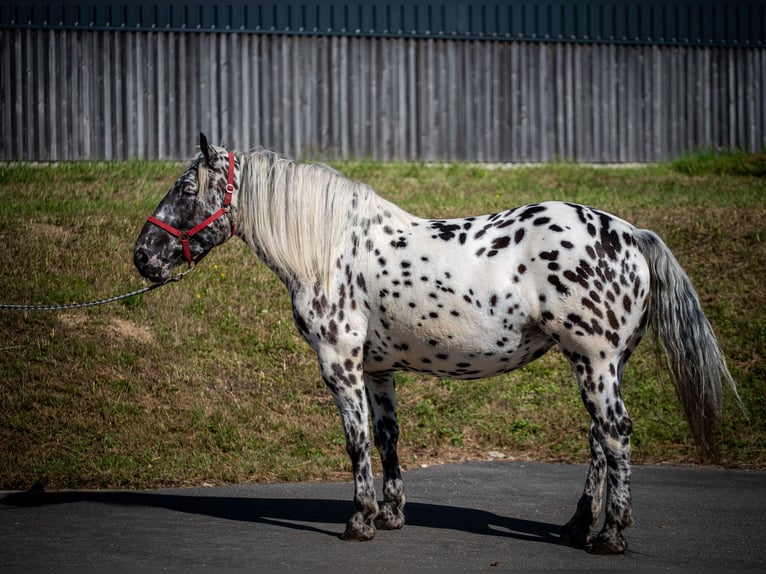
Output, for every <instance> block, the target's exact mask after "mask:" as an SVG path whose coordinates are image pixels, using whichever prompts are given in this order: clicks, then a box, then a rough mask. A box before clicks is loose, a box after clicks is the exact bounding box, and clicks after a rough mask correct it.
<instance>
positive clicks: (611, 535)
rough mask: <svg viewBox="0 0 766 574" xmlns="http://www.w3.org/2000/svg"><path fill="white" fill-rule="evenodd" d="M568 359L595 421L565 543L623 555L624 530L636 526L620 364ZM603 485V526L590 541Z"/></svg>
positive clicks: (566, 529)
mask: <svg viewBox="0 0 766 574" xmlns="http://www.w3.org/2000/svg"><path fill="white" fill-rule="evenodd" d="M565 354H566V353H565ZM568 356H569V358H570V361H571V362H572V365H573V367H574V369H575V373H576V374H577V378H578V381H579V383H580V393H581V396H582V400H583V403H585V407H586V408H587V409H588V413H589V414H590V416H591V421H592V422H591V429H590V441H591V453H592V456H593V458H592V461H591V465H590V468H589V470H588V481H587V482H586V486H585V490H584V492H583V495H582V498H581V499H580V502H579V503H578V508H577V511H576V512H575V514H574V516H573V517H572V519H571V520H570V521H569V522H568V523H567V525H566V526H565V527H564V531H563V535H562V536H563V538H564V541H565V542H566V539H567V537H569V538H570V539H571V540H572V542H576V543H578V545H579V544H580V543H582V542H584V543H585V548H586V549H587V550H588V551H589V552H593V553H596V554H618V553H621V552H624V551H625V549H626V548H627V543H626V541H625V538H624V537H623V535H622V531H623V530H624V529H625V528H628V527H629V526H632V525H633V518H632V511H631V496H630V434H631V431H632V428H633V425H632V422H631V420H630V417H629V416H628V412H627V410H626V409H625V405H624V403H623V401H622V397H621V396H620V377H619V373H620V372H621V371H622V368H621V367H622V365H621V361H619V360H615V361H613V362H609V361H608V360H603V361H593V362H591V361H590V360H589V359H587V358H586V357H582V356H579V355H576V354H569V355H568ZM604 475H605V478H606V480H604ZM603 483H605V486H606V512H605V519H604V526H603V528H602V529H601V531H600V532H599V533H598V535H597V536H596V537H595V538H590V537H589V536H588V535H587V534H586V533H587V532H589V529H590V526H591V525H592V524H593V523H594V522H595V521H596V520H597V519H598V513H599V511H600V506H601V503H600V490H601V486H600V485H601V484H603Z"/></svg>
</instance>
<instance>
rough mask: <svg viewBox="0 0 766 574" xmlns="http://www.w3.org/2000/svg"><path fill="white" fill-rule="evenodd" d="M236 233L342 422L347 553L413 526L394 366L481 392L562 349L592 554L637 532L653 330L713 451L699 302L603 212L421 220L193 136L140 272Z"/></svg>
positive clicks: (318, 169)
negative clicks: (637, 434)
mask: <svg viewBox="0 0 766 574" xmlns="http://www.w3.org/2000/svg"><path fill="white" fill-rule="evenodd" d="M235 235H236V236H237V237H239V238H240V239H242V240H243V241H244V242H245V244H246V245H247V246H249V247H250V248H251V249H252V250H253V251H254V252H255V253H256V255H257V256H258V257H259V258H260V259H261V260H262V261H263V262H264V263H265V264H266V265H267V266H268V267H269V268H270V269H271V270H272V271H273V272H274V273H275V274H276V275H277V276H278V277H279V279H280V280H281V281H282V282H283V283H284V285H285V286H286V288H287V292H288V293H289V297H290V300H291V304H292V312H293V319H294V323H295V326H296V328H297V330H298V332H299V333H300V335H301V336H302V338H303V339H304V340H305V341H306V343H307V344H308V345H309V346H310V347H311V348H312V349H313V350H314V351H315V352H316V355H317V358H318V363H319V370H320V373H321V376H322V378H323V380H324V383H325V385H326V386H327V388H328V389H329V391H330V392H331V393H332V396H333V398H334V401H335V404H336V405H337V408H338V411H339V413H340V418H341V421H342V425H343V430H344V434H345V440H346V451H347V453H348V455H349V457H350V460H351V466H352V473H353V479H354V505H355V511H354V513H353V514H352V516H351V517H350V519H349V520H348V522H347V523H346V525H345V530H344V532H343V533H342V535H340V537H341V538H342V539H344V540H370V539H372V538H373V536H374V535H375V532H376V529H398V528H402V527H403V526H404V523H405V517H404V513H403V508H404V505H405V494H404V484H403V481H402V474H401V469H400V465H399V458H398V455H397V441H398V438H399V427H398V424H397V415H396V396H395V388H394V373H396V372H397V371H414V372H417V373H424V374H429V375H435V376H438V377H450V378H453V379H478V378H483V377H490V376H494V375H498V374H501V373H506V372H509V371H512V370H514V369H517V368H520V367H522V366H524V365H526V364H528V363H530V362H531V361H534V360H535V359H537V358H539V357H541V356H542V355H543V354H545V353H546V352H547V351H548V350H549V349H551V348H552V347H554V346H558V348H559V349H560V351H561V353H562V354H563V355H564V356H565V357H566V358H567V359H568V361H569V363H570V364H571V367H572V370H573V371H574V375H575V377H576V380H577V383H578V386H579V391H580V395H581V398H582V402H583V404H584V406H585V408H586V410H587V412H588V414H589V415H590V428H589V433H588V440H589V444H590V451H591V455H592V456H591V461H590V464H589V466H588V470H587V476H586V481H585V487H584V489H583V493H582V496H581V497H580V499H579V502H578V504H577V507H576V510H575V512H574V514H573V515H572V517H571V519H570V520H569V521H568V522H566V524H564V526H563V527H562V529H561V535H560V542H561V543H562V544H566V545H569V546H573V547H576V548H580V549H585V550H586V551H588V552H592V553H598V554H617V553H623V552H624V551H625V549H626V547H627V542H626V540H625V537H624V535H623V531H624V530H625V529H626V528H628V527H630V526H632V524H633V519H632V509H631V493H630V453H631V449H630V435H631V430H632V422H631V418H630V416H629V415H628V411H627V409H626V407H625V404H624V402H623V399H622V397H621V394H620V386H621V379H622V374H623V370H624V368H625V364H626V362H627V361H628V359H629V358H630V356H631V354H632V353H633V351H634V349H635V348H636V346H637V345H638V344H639V342H640V341H641V339H642V337H643V336H644V334H645V332H646V330H647V327H648V326H649V325H650V324H652V325H653V327H654V332H655V333H656V335H657V339H658V340H659V343H660V345H661V347H662V348H664V351H665V355H666V363H667V367H668V369H669V371H670V374H671V379H672V381H673V383H674V385H675V387H676V390H677V395H678V397H679V399H680V401H681V403H682V405H683V409H684V413H685V415H686V418H687V420H688V423H689V425H690V428H691V430H692V432H693V435H694V438H695V440H696V443H697V444H698V446H699V448H700V449H701V452H707V453H711V452H713V449H714V444H713V431H714V428H715V425H716V422H717V420H718V419H719V417H720V414H721V411H722V393H723V391H724V389H725V388H727V387H728V388H730V389H731V390H732V391H733V392H734V394H735V396H736V392H737V391H736V386H735V383H734V381H733V379H732V377H731V375H730V373H729V371H728V369H727V366H726V361H725V358H724V355H723V353H722V350H721V348H720V345H719V344H718V342H717V340H716V338H715V335H714V333H713V330H712V328H711V325H710V323H709V321H708V319H707V318H706V316H705V313H704V311H703V309H702V306H701V304H700V300H699V297H698V295H697V294H696V292H695V289H694V287H693V286H692V283H691V282H690V280H689V278H688V276H687V275H686V273H685V272H684V271H683V269H682V268H681V266H680V264H679V263H678V261H677V260H676V258H675V257H674V256H673V254H672V253H671V251H670V250H669V248H668V247H667V246H666V245H665V243H664V242H663V241H662V240H661V239H660V238H659V237H658V236H657V235H656V234H655V233H653V232H652V231H648V230H643V229H639V228H636V227H635V226H633V225H632V224H630V223H628V222H626V221H624V220H622V219H620V218H618V217H616V216H614V215H611V214H609V213H606V212H604V211H601V210H599V209H595V208H593V207H588V206H585V205H578V204H575V203H567V202H555V201H549V202H543V203H536V204H531V205H523V206H520V207H516V208H513V209H509V210H507V211H503V212H499V213H493V214H488V215H479V216H473V217H466V218H463V219H423V218H420V217H417V216H415V215H412V214H410V213H408V212H406V211H405V210H403V209H402V208H400V207H398V206H397V205H395V204H394V203H392V202H390V201H388V200H386V199H384V198H383V197H381V196H380V195H378V194H377V193H376V192H375V191H374V190H373V189H372V188H371V187H370V186H368V185H366V184H364V183H360V182H354V181H351V180H350V179H347V178H345V177H344V176H342V175H341V174H339V173H338V172H336V171H335V170H333V169H331V168H330V167H328V166H325V165H321V164H314V163H306V162H298V161H295V160H293V159H291V158H289V157H286V156H283V155H280V154H277V153H275V152H271V151H263V150H260V151H249V152H234V151H228V150H226V149H224V148H222V147H218V146H214V145H210V144H209V143H208V141H207V138H206V137H205V135H204V134H200V152H199V153H198V154H197V155H196V157H195V158H194V159H193V160H192V161H191V164H190V165H189V167H188V169H186V171H185V172H184V173H183V174H182V175H181V176H180V177H179V178H178V180H177V181H176V182H175V183H174V184H173V185H172V186H171V188H170V190H169V191H168V193H167V195H166V196H165V197H164V199H163V200H162V201H161V203H160V204H159V206H158V207H157V210H156V211H155V212H154V214H153V215H152V216H150V217H149V218H148V220H147V221H146V222H145V224H144V226H143V229H142V230H141V232H140V235H139V236H138V239H137V241H136V246H135V250H134V263H135V265H136V267H137V269H138V271H139V272H140V274H141V275H142V276H144V277H145V278H147V279H149V280H151V281H154V282H159V281H165V280H168V278H169V277H171V275H172V272H173V269H174V268H175V267H176V266H178V265H183V264H184V262H185V263H187V264H188V265H189V266H193V265H195V264H196V263H198V262H199V261H200V260H201V259H202V257H204V256H205V255H206V254H207V253H208V252H209V251H210V250H211V249H212V248H213V247H215V246H217V245H220V244H222V243H224V242H225V241H227V240H229V239H230V238H231V237H234V236H235ZM370 416H371V417H372V425H371V427H372V431H373V432H372V434H373V440H374V444H375V446H376V448H377V450H378V451H379V455H380V458H381V461H382V469H383V500H382V501H381V503H380V504H378V501H377V498H376V493H375V488H374V485H373V475H372V468H371V461H370V457H371V437H370V421H369V417H370ZM604 501H605V502H604ZM602 508H604V523H603V527H602V528H601V529H600V530H597V526H598V524H597V523H598V520H599V516H600V513H601V510H602ZM592 529H593V530H592Z"/></svg>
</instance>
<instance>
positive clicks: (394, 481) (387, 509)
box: [364, 373, 404, 530]
mask: <svg viewBox="0 0 766 574" xmlns="http://www.w3.org/2000/svg"><path fill="white" fill-rule="evenodd" d="M364 380H365V384H366V386H367V397H368V400H369V403H370V410H371V411H372V428H373V432H374V436H375V447H376V448H377V449H378V452H379V453H380V460H381V462H382V464H383V504H382V505H381V507H380V511H379V512H378V516H377V517H376V518H375V526H376V527H377V528H379V529H381V530H394V529H397V528H401V527H402V526H404V513H403V512H402V508H403V507H404V483H403V482H402V474H401V470H400V468H399V455H398V454H397V452H396V446H397V442H398V440H399V425H398V423H397V421H396V395H395V390H394V376H393V374H392V373H380V374H374V375H367V374H366V375H365V379H364Z"/></svg>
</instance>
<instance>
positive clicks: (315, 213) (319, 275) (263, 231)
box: [238, 151, 407, 292]
mask: <svg viewBox="0 0 766 574" xmlns="http://www.w3.org/2000/svg"><path fill="white" fill-rule="evenodd" d="M240 161H241V165H242V167H241V169H242V171H241V180H240V194H239V198H238V212H239V218H238V219H239V225H240V228H241V230H242V233H243V238H244V240H245V242H246V243H247V244H248V245H249V246H250V247H251V248H253V249H255V250H256V251H258V252H259V253H260V254H261V255H262V256H263V257H264V258H265V259H266V260H267V262H268V264H269V265H270V266H271V267H272V269H274V270H275V271H277V273H278V274H281V276H283V277H288V278H290V279H292V280H295V281H297V282H299V283H301V284H304V285H317V284H318V285H319V286H321V287H322V288H324V290H325V292H328V291H329V287H330V280H331V278H332V276H333V274H334V273H335V272H336V263H337V261H338V258H339V257H340V255H341V254H342V252H343V250H344V249H345V248H346V247H347V246H348V244H349V241H350V239H349V237H348V235H349V234H350V228H351V227H352V226H353V225H354V224H356V223H357V222H359V221H361V220H362V219H364V218H368V219H372V218H374V217H376V216H377V215H378V214H380V213H382V212H383V211H388V212H390V213H391V214H392V215H394V216H395V217H397V216H398V217H404V218H406V217H407V214H406V212H404V211H403V210H401V209H400V208H398V207H397V206H395V205H394V204H392V203H390V202H388V201H386V200H385V199H383V198H382V197H380V196H379V195H377V194H376V193H375V192H374V191H373V190H372V188H370V187H369V186H367V185H364V184H361V183H357V182H354V181H351V180H349V179H347V178H345V177H343V176H342V175H340V174H339V173H338V172H336V171H335V170H333V169H331V168H329V167H327V166H324V165H318V164H309V163H299V162H296V161H294V160H292V159H290V158H287V157H284V156H281V155H279V154H276V153H274V152H270V151H255V152H249V153H246V154H243V155H242V156H240ZM354 204H356V209H353V205H354ZM351 214H353V215H352V216H351V217H352V219H351V220H350V219H349V216H350V215H351Z"/></svg>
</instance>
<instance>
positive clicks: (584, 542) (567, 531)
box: [559, 522, 591, 549]
mask: <svg viewBox="0 0 766 574" xmlns="http://www.w3.org/2000/svg"><path fill="white" fill-rule="evenodd" d="M590 538H591V537H590V529H585V530H583V529H582V528H580V527H579V526H577V524H575V523H573V522H569V523H567V524H565V525H564V527H563V528H562V529H561V535H560V536H559V544H561V545H562V546H571V547H572V548H580V549H583V548H587V547H588V544H589V543H590Z"/></svg>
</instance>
